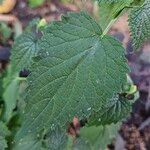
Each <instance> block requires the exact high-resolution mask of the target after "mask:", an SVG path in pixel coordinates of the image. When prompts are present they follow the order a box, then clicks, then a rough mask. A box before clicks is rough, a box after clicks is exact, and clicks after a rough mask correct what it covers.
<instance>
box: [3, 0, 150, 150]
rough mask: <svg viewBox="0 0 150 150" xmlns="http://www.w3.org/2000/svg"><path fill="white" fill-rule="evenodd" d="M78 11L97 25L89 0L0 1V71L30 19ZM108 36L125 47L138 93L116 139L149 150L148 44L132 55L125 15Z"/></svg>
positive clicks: (95, 7) (97, 11) (97, 15)
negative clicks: (83, 12)
mask: <svg viewBox="0 0 150 150" xmlns="http://www.w3.org/2000/svg"><path fill="white" fill-rule="evenodd" d="M80 10H86V11H88V12H89V13H90V14H91V16H93V17H94V18H95V19H96V20H97V22H99V20H100V8H99V6H98V4H97V3H96V2H94V1H92V0H0V72H2V71H4V70H5V69H6V66H7V64H8V63H9V58H10V55H11V47H12V45H13V43H14V40H15V38H16V37H18V36H19V35H20V34H21V33H22V32H23V30H24V28H25V27H26V26H27V24H28V23H29V22H30V21H31V20H33V19H35V18H41V19H42V18H44V19H45V20H46V21H47V22H51V21H53V20H60V16H61V15H62V14H66V13H67V12H69V11H74V12H78V11H80ZM109 34H111V35H112V36H114V37H115V38H116V39H118V40H119V41H121V42H122V44H123V46H124V47H125V48H126V57H127V59H128V63H129V65H130V68H131V73H130V76H131V78H132V80H133V82H134V84H136V85H137V87H138V90H139V92H140V97H139V99H138V100H137V102H136V103H135V104H134V106H133V111H132V113H131V115H130V117H129V118H128V119H127V121H125V122H123V124H122V127H121V129H120V131H119V133H120V135H121V136H119V138H120V137H121V139H122V141H123V142H126V147H129V148H133V149H135V150H138V149H141V150H142V149H143V150H144V147H145V146H146V147H147V148H148V149H150V41H147V42H146V43H145V44H144V45H143V46H142V47H141V48H140V50H139V51H137V52H136V53H135V52H133V47H132V41H131V39H130V32H129V26H128V14H127V13H125V14H124V15H123V16H121V17H119V19H118V20H117V21H116V22H115V24H114V25H113V26H112V28H111V29H110V31H109ZM119 138H118V139H117V140H118V141H119V140H120V139H119ZM119 144H120V143H118V145H119ZM113 148H114V145H113V144H112V145H110V149H113Z"/></svg>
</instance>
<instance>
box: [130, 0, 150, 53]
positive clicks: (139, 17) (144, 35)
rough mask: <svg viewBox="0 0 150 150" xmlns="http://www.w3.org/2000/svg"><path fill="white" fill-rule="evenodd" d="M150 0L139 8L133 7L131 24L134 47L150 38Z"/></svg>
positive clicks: (136, 47)
mask: <svg viewBox="0 0 150 150" xmlns="http://www.w3.org/2000/svg"><path fill="white" fill-rule="evenodd" d="M149 24H150V0H146V1H145V3H144V4H143V5H142V6H141V7H138V8H134V9H132V11H131V13H130V16H129V25H130V30H131V36H132V41H133V46H134V49H135V50H136V49H138V48H139V47H140V46H141V45H142V44H143V42H145V41H146V40H148V39H150V25H149Z"/></svg>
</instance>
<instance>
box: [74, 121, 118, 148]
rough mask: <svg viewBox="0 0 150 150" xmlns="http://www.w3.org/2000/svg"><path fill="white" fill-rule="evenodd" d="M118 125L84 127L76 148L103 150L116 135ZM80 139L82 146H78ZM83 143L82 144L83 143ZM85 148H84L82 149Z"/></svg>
mask: <svg viewBox="0 0 150 150" xmlns="http://www.w3.org/2000/svg"><path fill="white" fill-rule="evenodd" d="M119 127H120V123H117V124H110V125H107V126H98V127H95V126H92V127H84V128H82V129H81V133H80V137H81V138H79V139H78V142H77V144H76V145H75V146H76V147H79V146H82V148H78V149H79V150H81V149H82V150H105V149H106V148H107V145H108V144H111V142H112V141H113V139H114V138H116V135H117V133H118V129H119ZM80 139H81V142H82V144H79V141H80ZM83 142H84V143H83ZM84 146H85V148H83V147H84Z"/></svg>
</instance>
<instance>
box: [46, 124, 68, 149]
mask: <svg viewBox="0 0 150 150" xmlns="http://www.w3.org/2000/svg"><path fill="white" fill-rule="evenodd" d="M45 138H46V139H45V141H44V142H45V145H46V148H47V149H50V150H66V148H67V144H68V140H69V138H68V136H67V133H66V134H65V133H64V132H61V130H60V128H58V127H56V129H55V130H53V131H51V132H49V133H48V134H47V135H46V136H45Z"/></svg>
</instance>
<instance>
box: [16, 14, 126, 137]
mask: <svg viewBox="0 0 150 150" xmlns="http://www.w3.org/2000/svg"><path fill="white" fill-rule="evenodd" d="M101 34H102V31H101V28H100V27H99V26H98V24H97V23H96V22H95V21H94V20H93V19H92V18H91V17H90V16H89V15H88V14H86V13H84V12H81V13H70V14H68V15H67V16H66V17H62V21H60V22H53V23H52V24H50V25H49V26H48V27H47V29H46V31H45V35H44V36H43V38H42V40H41V42H40V52H39V54H38V55H39V56H38V57H37V58H35V59H34V60H35V63H34V64H33V66H32V68H33V70H32V73H31V75H30V77H29V78H28V81H29V87H28V89H27V96H26V101H27V106H26V111H25V114H26V115H25V121H24V124H23V127H22V128H21V130H20V132H19V133H18V136H17V137H18V138H19V137H22V136H25V135H26V134H28V133H29V132H33V133H34V132H38V131H40V130H41V129H43V128H45V129H46V130H50V129H53V128H55V126H56V125H60V126H61V128H62V129H65V128H66V125H67V124H68V123H69V122H71V120H72V118H73V117H74V116H77V117H78V118H79V119H83V118H88V117H89V116H91V115H92V114H93V112H95V111H99V110H103V108H104V106H105V105H106V104H107V103H108V102H109V101H110V100H111V98H112V96H113V94H114V93H119V92H121V89H122V88H121V87H122V85H124V84H125V83H126V73H128V67H127V63H126V60H125V56H124V52H125V50H124V48H123V47H122V45H121V44H120V43H119V42H118V41H117V40H115V39H114V38H112V37H110V36H104V37H103V38H102V37H101Z"/></svg>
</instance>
